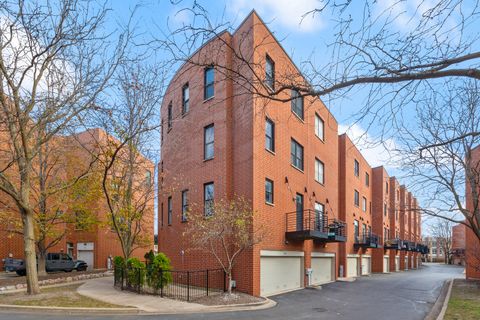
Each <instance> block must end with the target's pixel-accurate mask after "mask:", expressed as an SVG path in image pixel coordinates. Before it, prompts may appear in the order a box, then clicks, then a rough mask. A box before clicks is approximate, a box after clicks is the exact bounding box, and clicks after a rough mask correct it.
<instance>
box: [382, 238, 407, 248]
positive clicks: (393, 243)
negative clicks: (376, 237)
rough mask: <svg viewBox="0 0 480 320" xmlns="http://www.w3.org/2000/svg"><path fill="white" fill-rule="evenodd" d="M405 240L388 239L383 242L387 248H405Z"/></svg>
mask: <svg viewBox="0 0 480 320" xmlns="http://www.w3.org/2000/svg"><path fill="white" fill-rule="evenodd" d="M403 243H404V242H403V241H402V240H401V239H398V238H397V239H388V240H385V242H384V243H383V247H384V248H385V249H393V250H402V249H403V248H404V244H403Z"/></svg>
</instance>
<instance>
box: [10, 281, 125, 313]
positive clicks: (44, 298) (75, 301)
mask: <svg viewBox="0 0 480 320" xmlns="http://www.w3.org/2000/svg"><path fill="white" fill-rule="evenodd" d="M80 285H81V284H74V285H67V286H60V287H53V288H44V289H42V290H41V293H40V294H37V295H28V294H26V293H25V292H18V293H5V294H0V304H10V305H17V306H42V307H70V308H118V307H120V306H118V305H114V304H110V303H107V302H103V301H99V300H95V299H92V298H89V297H85V296H82V295H81V294H79V293H78V292H77V288H78V287H79V286H80ZM121 307H124V306H121Z"/></svg>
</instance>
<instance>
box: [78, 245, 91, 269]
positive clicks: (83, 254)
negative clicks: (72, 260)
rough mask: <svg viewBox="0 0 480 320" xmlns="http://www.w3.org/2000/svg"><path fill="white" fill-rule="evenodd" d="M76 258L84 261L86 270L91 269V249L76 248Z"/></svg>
mask: <svg viewBox="0 0 480 320" xmlns="http://www.w3.org/2000/svg"><path fill="white" fill-rule="evenodd" d="M77 260H83V261H85V262H86V263H87V265H88V269H87V270H93V251H92V250H78V254H77Z"/></svg>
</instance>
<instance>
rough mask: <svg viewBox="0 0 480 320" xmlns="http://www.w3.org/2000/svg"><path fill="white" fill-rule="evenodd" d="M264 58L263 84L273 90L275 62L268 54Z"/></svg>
mask: <svg viewBox="0 0 480 320" xmlns="http://www.w3.org/2000/svg"><path fill="white" fill-rule="evenodd" d="M265 60H266V62H265V84H266V85H267V86H269V87H270V89H272V90H275V62H273V60H272V58H270V57H269V56H268V55H267V56H266V59H265Z"/></svg>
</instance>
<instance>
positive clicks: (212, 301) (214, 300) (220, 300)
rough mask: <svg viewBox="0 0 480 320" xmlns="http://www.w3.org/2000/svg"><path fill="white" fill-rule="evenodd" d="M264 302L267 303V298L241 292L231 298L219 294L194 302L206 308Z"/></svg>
mask: <svg viewBox="0 0 480 320" xmlns="http://www.w3.org/2000/svg"><path fill="white" fill-rule="evenodd" d="M263 301H265V298H260V297H254V296H251V295H248V294H245V293H241V292H234V293H232V295H231V296H229V295H228V294H217V295H213V296H208V297H202V298H198V299H195V300H194V301H192V302H195V303H199V304H203V305H206V306H224V305H230V304H246V303H255V302H263Z"/></svg>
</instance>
